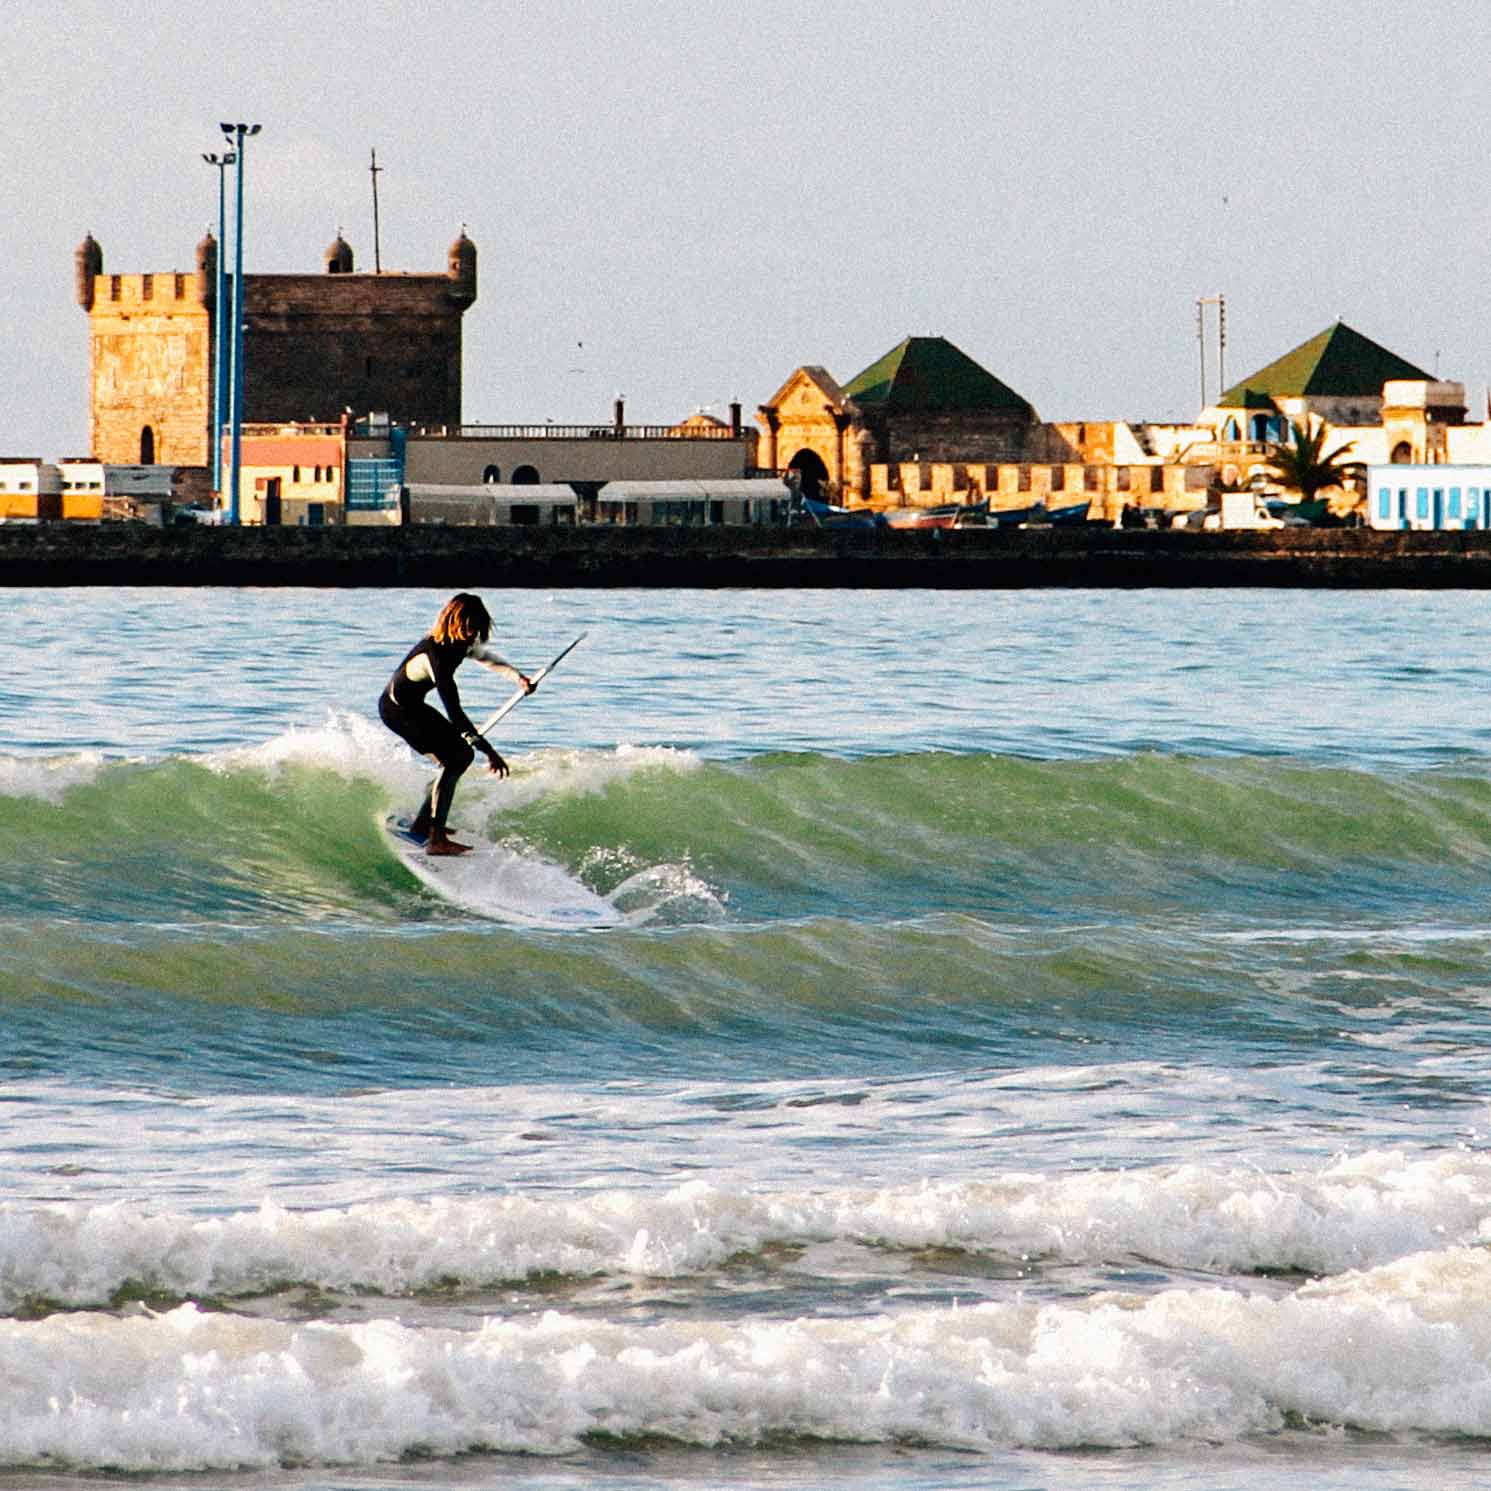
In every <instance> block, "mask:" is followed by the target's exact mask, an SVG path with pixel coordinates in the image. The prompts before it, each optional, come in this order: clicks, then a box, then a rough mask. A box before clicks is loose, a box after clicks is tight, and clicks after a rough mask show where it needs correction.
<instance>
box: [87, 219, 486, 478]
mask: <svg viewBox="0 0 1491 1491" xmlns="http://www.w3.org/2000/svg"><path fill="white" fill-rule="evenodd" d="M217 259H218V244H217V240H216V239H215V238H214V237H213V236H212V235H211V234H210V233H209V234H208V235H207V236H206V237H205V238H204V239H203V240H202V242H201V243H199V244H198V245H197V256H196V266H195V268H194V270H193V271H192V272H190V273H183V272H179V271H170V272H167V273H144V274H141V273H133V274H106V273H105V272H104V257H103V250H102V249H101V248H100V247H99V245H98V243H97V241H96V240H95V239H94V238H93V236H92V235H91V234H89V235H88V236H87V237H86V238H85V239H84V240H83V242H82V244H81V245H80V246H79V248H78V251H77V255H76V284H77V299H78V304H79V305H80V306H81V307H82V308H83V310H84V311H86V312H87V314H88V323H89V364H90V374H89V412H90V421H91V431H92V447H93V455H94V456H95V457H96V458H97V459H99V460H102V461H114V462H121V463H127V462H142V463H144V464H152V463H156V462H161V463H170V464H173V465H180V466H205V465H206V464H207V463H208V461H209V459H210V453H211V439H212V431H211V425H212V369H213V362H214V348H215V346H216V339H217V335H218V326H219V315H218V307H217V305H216V299H217ZM324 267H325V273H323V274H245V275H244V277H243V290H244V332H243V341H244V369H245V374H244V385H243V417H244V419H245V421H247V422H252V423H259V424H279V423H284V422H287V421H302V422H305V421H334V420H338V419H339V418H340V417H341V415H342V414H343V412H344V411H345V410H347V409H355V410H359V411H361V410H369V409H379V410H388V411H390V412H391V413H392V414H393V415H394V417H395V418H397V419H400V420H402V421H404V422H406V423H408V424H435V425H459V424H460V421H461V318H462V316H463V315H464V314H465V312H466V310H467V308H468V307H470V306H471V305H472V304H473V303H474V302H475V300H476V291H477V270H476V247H475V245H474V244H473V243H472V242H471V240H470V239H469V238H467V236H466V235H465V233H464V232H462V233H461V234H460V235H459V236H458V237H457V238H456V240H455V242H454V243H452V244H451V246H450V252H449V256H448V260H447V264H446V268H445V270H444V272H442V273H432V274H413V273H400V272H392V271H387V270H385V271H382V272H380V273H374V274H359V273H357V272H356V271H355V270H354V267H353V256H352V250H351V249H350V248H349V247H348V246H347V244H346V243H345V242H344V241H343V240H342V238H341V237H340V235H339V236H338V237H337V239H336V240H335V242H333V243H332V244H331V246H330V247H329V248H328V249H327V251H326V254H325V256H324ZM224 402H225V404H226V394H225V396H224ZM225 418H226V413H225Z"/></svg>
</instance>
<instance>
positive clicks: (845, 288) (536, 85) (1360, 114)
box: [0, 0, 1491, 456]
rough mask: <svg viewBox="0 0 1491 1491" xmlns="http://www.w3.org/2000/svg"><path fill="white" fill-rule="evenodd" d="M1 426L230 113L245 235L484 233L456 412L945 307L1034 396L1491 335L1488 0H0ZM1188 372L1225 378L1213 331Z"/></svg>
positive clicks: (494, 415)
mask: <svg viewBox="0 0 1491 1491" xmlns="http://www.w3.org/2000/svg"><path fill="white" fill-rule="evenodd" d="M4 19H5V27H6V34H5V52H6V57H7V66H6V68H5V75H6V81H5V86H4V87H3V88H0V131H3V132H0V141H3V148H0V192H3V200H4V202H5V203H6V204H7V206H6V210H5V211H4V212H3V213H0V308H3V315H0V337H3V343H0V453H3V454H12V455H14V454H32V455H45V456H58V455H67V454H74V453H81V452H83V451H84V450H85V449H86V447H87V443H88V414H87V375H88V369H87V354H88V343H87V328H86V318H85V317H84V315H83V313H82V311H81V310H79V309H78V307H77V306H76V304H75V302H74V300H73V252H74V250H75V248H76V247H77V244H78V242H79V241H80V240H81V239H82V237H83V235H84V234H85V233H87V232H92V233H93V234H94V236H95V237H96V238H97V239H98V240H99V242H100V243H101V244H102V245H103V250H104V265H105V269H106V271H114V272H137V271H142V270H156V271H163V270H169V269H183V270H185V269H190V268H191V267H192V264H193V254H194V249H195V245H196V242H197V240H198V239H199V238H200V237H201V235H202V233H203V232H204V231H205V230H206V229H207V228H208V227H213V228H214V230H215V227H216V220H217V178H216V173H215V172H214V171H213V169H212V168H210V167H209V166H207V165H206V164H204V163H203V162H202V161H201V159H200V153H201V152H202V151H204V150H216V149H219V148H221V144H222V140H221V136H220V134H219V131H218V127H217V126H218V121H219V120H221V119H230V120H237V119H242V120H246V121H251V122H257V123H260V124H262V125H263V133H262V134H261V135H260V136H259V137H258V138H257V139H256V140H255V141H253V143H252V154H251V155H250V157H249V160H248V170H247V175H246V178H245V179H246V189H247V231H246V233H245V267H246V269H247V270H248V271H249V272H251V273H252V272H276V271H279V272H288V271H317V270H319V269H320V267H321V263H322V253H323V251H324V249H325V247H326V245H327V244H328V243H329V242H330V241H331V239H332V238H333V237H334V236H335V234H336V233H337V231H338V229H341V230H342V231H343V233H344V234H345V236H346V237H347V239H348V240H349V241H350V242H351V244H352V246H353V248H354V250H355V251H356V254H357V265H358V268H360V269H362V268H368V269H370V268H371V267H372V263H373V233H372V201H371V192H370V187H369V176H368V169H367V167H368V152H369V150H370V148H376V150H377V152H378V162H379V165H380V166H382V167H383V168H384V171H383V174H382V175H381V176H380V178H379V199H380V209H381V220H382V244H383V264H384V267H385V268H390V269H412V270H438V269H441V268H443V266H444V263H445V254H446V249H447V247H448V245H449V244H450V241H451V240H452V238H454V237H455V235H456V233H457V232H458V231H459V230H460V228H461V226H462V225H463V224H465V225H466V227H467V231H468V232H469V233H470V235H471V237H472V239H473V240H474V241H475V243H476V245H477V247H478V250H479V253H480V276H481V285H480V297H479V299H478V301H477V303H476V305H475V306H474V307H473V309H472V310H471V311H469V312H468V313H467V316H466V322H465V326H466V342H465V416H466V418H467V420H468V421H488V422H497V421H501V422H510V421H529V420H543V419H546V418H551V419H555V420H558V421H569V420H587V419H593V418H597V417H604V416H606V415H608V414H609V411H610V404H611V400H612V399H613V398H614V397H615V395H616V394H617V393H618V392H624V393H625V395H626V398H627V414H628V418H629V419H631V420H635V421H665V420H673V419H677V418H681V417H682V416H683V415H685V414H687V413H689V412H690V411H691V410H693V409H695V408H699V407H705V408H714V409H716V410H717V411H719V412H723V411H724V408H725V406H726V405H727V404H728V403H729V401H730V400H731V399H732V398H739V399H740V400H741V401H742V402H743V403H744V404H745V406H746V409H747V412H748V413H750V412H751V411H753V410H754V408H755V406H756V405H757V404H758V403H761V402H763V401H764V400H766V399H767V398H769V397H770V396H771V395H772V394H773V393H774V392H775V391H776V389H777V388H778V387H779V386H780V384H781V383H782V382H783V381H784V380H785V378H786V377H787V375H788V374H789V373H790V372H791V371H792V369H793V368H795V367H796V366H798V365H799V364H801V363H819V364H822V365H823V366H825V367H826V368H827V369H828V370H829V371H830V372H831V373H832V374H833V375H834V376H835V377H836V378H838V379H839V380H840V381H846V380H847V379H849V378H850V377H852V376H853V375H854V374H855V373H857V372H859V371H860V369H862V368H863V367H865V366H866V365H868V364H869V363H870V362H872V361H873V360H874V359H875V358H877V357H878V356H880V354H881V353H883V352H885V351H887V350H888V349H889V348H890V347H892V346H893V345H894V344H895V343H896V342H897V341H899V340H900V339H901V338H902V337H903V336H906V335H908V334H916V335H927V334H938V335H942V336H946V337H948V338H949V339H951V340H952V341H954V342H956V343H957V344H958V345H959V346H960V347H961V348H962V349H963V350H964V351H965V352H967V353H968V354H969V355H970V356H972V357H974V358H975V359H977V360H978V361H979V362H980V363H982V364H983V365H984V366H985V367H987V368H988V369H990V371H992V372H994V373H996V374H998V375H999V376H1000V377H1001V378H1003V379H1004V380H1005V381H1006V382H1007V383H1009V384H1010V385H1011V386H1013V387H1014V388H1015V389H1017V390H1018V391H1019V392H1020V393H1022V394H1023V395H1024V396H1025V397H1026V398H1028V399H1030V400H1031V402H1032V403H1034V404H1035V406H1036V408H1037V409H1038V410H1039V412H1040V413H1041V415H1042V416H1043V417H1045V418H1047V419H1083V418H1087V419H1105V418H1149V419H1183V418H1190V417H1192V416H1193V415H1194V414H1195V412H1196V409H1197V407H1198V404H1199V396H1200V371H1199V365H1198V348H1197V342H1196V331H1195V316H1196V300H1197V297H1198V296H1203V295H1215V294H1218V293H1220V294H1224V295H1225V296H1226V299H1227V314H1228V335H1229V341H1228V349H1227V372H1228V375H1229V380H1230V379H1231V378H1233V377H1235V376H1240V375H1242V374H1244V373H1247V372H1250V371H1252V370H1253V369H1255V368H1257V367H1259V366H1261V365H1262V364H1264V363H1266V362H1268V361H1271V360H1272V359H1273V358H1274V357H1276V356H1278V355H1280V354H1282V353H1283V352H1285V351H1287V350H1288V349H1289V348H1290V347H1292V346H1294V345H1295V344H1296V343H1298V342H1300V341H1302V340H1304V339H1305V338H1306V337H1308V336H1311V335H1313V334H1314V333H1315V332H1317V331H1319V330H1321V329H1323V328H1324V327H1325V326H1327V325H1328V324H1329V323H1330V322H1332V321H1333V320H1335V319H1336V318H1338V317H1339V318H1341V319H1344V320H1346V321H1348V322H1349V323H1351V324H1352V325H1353V326H1355V327H1356V328H1357V329H1358V330H1359V331H1362V332H1364V333H1366V335H1368V336H1370V337H1373V338H1375V339H1376V340H1378V341H1380V342H1382V343H1384V344H1385V345H1387V346H1388V347H1390V348H1392V349H1393V350H1394V351H1395V352H1398V353H1400V354H1401V355H1403V356H1405V357H1407V358H1408V359H1410V360H1411V361H1414V362H1417V363H1418V364H1419V365H1421V366H1423V367H1425V368H1427V369H1428V370H1430V371H1431V372H1432V371H1436V370H1437V371H1438V372H1439V373H1440V375H1441V376H1443V377H1447V378H1458V379H1461V380H1462V381H1464V382H1465V383H1466V384H1467V391H1468V392H1469V394H1470V396H1471V400H1472V404H1473V405H1475V404H1477V403H1478V401H1479V399H1480V397H1481V388H1482V385H1483V383H1484V382H1485V380H1486V378H1487V376H1488V374H1491V344H1488V339H1487V330H1488V312H1491V304H1488V301H1491V275H1488V272H1487V271H1488V262H1487V261H1488V254H1487V244H1488V242H1491V231H1488V229H1491V193H1488V191H1487V176H1488V169H1487V158H1486V145H1485V142H1486V139H1487V136H1488V133H1491V130H1488V123H1491V68H1488V66H1487V63H1488V60H1491V5H1488V4H1487V3H1486V0H1436V3H1435V4H1434V5H1432V6H1427V5H1425V6H1405V7H1399V8H1397V9H1395V10H1393V11H1391V12H1385V11H1384V10H1383V8H1382V7H1381V6H1379V5H1375V4H1372V3H1370V0H1293V3H1288V4H1281V3H1274V0H1238V3H1235V0H1213V3H1211V4H1199V3H1195V0H1041V3H1038V4H1032V3H1029V0H1018V3H1016V0H983V3H979V4H975V3H963V4H937V3H920V4H914V3H903V0H876V3H867V0H855V3H852V4H849V3H840V0H818V3H814V4H807V3H803V0H757V3H753V4H734V5H728V6H726V5H717V4H711V3H708V0H704V3H693V4H680V3H676V0H646V3H632V0H615V3H609V4H605V3H600V0H521V3H508V0H501V3H483V0H467V3H462V4H451V3H447V0H421V3H419V4H415V3H413V0H403V3H393V0H363V3H361V4H358V5H344V4H340V3H337V0H325V3H320V4H305V3H302V4H291V3H289V0H256V3H255V4H254V5H252V6H244V7H241V8H236V7H235V8H229V7H227V6H214V5H210V4H202V3H193V4H185V3H181V0H155V3H152V4H151V5H148V6H143V7H138V8H135V9H132V10H131V9H124V8H121V7H120V6H119V5H118V4H117V0H107V3H106V0H69V3H68V4H67V5H65V6H59V5H57V4H56V3H55V0H7V3H6V5H5V11H4ZM1208 379H1209V382H1208V387H1209V390H1210V392H1212V393H1213V394H1215V392H1216V385H1215V370H1214V365H1213V367H1212V369H1211V371H1209V373H1208Z"/></svg>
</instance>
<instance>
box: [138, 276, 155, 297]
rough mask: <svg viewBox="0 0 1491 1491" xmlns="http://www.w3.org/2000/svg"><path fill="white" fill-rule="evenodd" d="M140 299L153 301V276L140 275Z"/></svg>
mask: <svg viewBox="0 0 1491 1491" xmlns="http://www.w3.org/2000/svg"><path fill="white" fill-rule="evenodd" d="M140 299H141V300H154V299H155V276H154V275H153V274H142V275H141V276H140Z"/></svg>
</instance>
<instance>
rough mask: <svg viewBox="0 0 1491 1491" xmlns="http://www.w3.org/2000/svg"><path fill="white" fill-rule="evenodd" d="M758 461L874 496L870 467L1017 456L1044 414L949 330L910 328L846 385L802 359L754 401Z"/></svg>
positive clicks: (841, 492) (839, 489) (824, 485)
mask: <svg viewBox="0 0 1491 1491" xmlns="http://www.w3.org/2000/svg"><path fill="white" fill-rule="evenodd" d="M757 422H758V423H759V424H760V425H761V427H762V431H763V440H762V452H761V464H762V466H764V467H767V468H772V469H780V470H788V471H795V472H797V473H798V477H799V479H800V480H801V482H802V486H803V489H804V490H805V491H807V492H809V493H810V494H814V493H817V492H819V491H827V492H829V493H830V494H832V495H834V496H835V497H837V498H838V499H840V500H843V501H846V502H852V501H855V500H858V501H860V502H867V501H869V498H870V468H871V467H872V466H875V465H883V466H898V465H900V464H902V463H906V462H919V461H922V460H935V461H942V462H966V461H973V462H1000V461H1018V460H1020V459H1022V458H1023V457H1024V455H1025V452H1026V449H1027V446H1028V444H1029V442H1030V437H1031V433H1032V431H1033V430H1034V429H1035V428H1037V427H1038V425H1039V418H1038V416H1037V415H1036V412H1035V410H1034V409H1033V408H1032V407H1031V405H1030V403H1029V402H1028V401H1027V400H1026V399H1024V398H1022V397H1021V396H1020V395H1019V394H1017V393H1016V392H1015V391H1014V390H1013V389H1012V388H1010V387H1009V386H1008V385H1007V384H1005V383H1003V382H1001V381H1000V380H999V379H998V378H996V377H995V376H994V374H992V373H990V372H988V371H987V370H986V369H984V368H982V367H980V366H979V364H978V363H976V362H975V361H974V360H973V359H972V358H971V357H969V356H968V355H967V354H966V353H964V352H962V351H960V350H959V349H958V348H957V347H955V346H954V345H953V344H952V343H951V342H949V341H947V340H946V339H945V338H943V337H906V338H905V339H904V340H902V341H901V342H900V343H898V344H897V345H896V346H895V347H893V348H891V350H890V351H889V352H887V353H886V354H885V355H884V356H883V357H880V358H878V359H877V360H876V361H875V362H873V363H871V364H870V366H869V367H867V368H866V369H865V370H864V371H863V372H862V373H860V374H858V375H857V376H856V377H854V378H852V379H850V381H849V382H848V383H846V384H844V385H843V386H842V387H840V385H839V384H838V383H836V382H835V381H834V379H833V377H832V376H831V375H830V374H829V373H828V372H826V371H825V370H824V369H823V368H821V367H816V366H805V367H800V368H798V369H797V370H796V372H794V373H793V374H792V376H791V377H790V378H788V380H787V381H786V382H785V383H784V384H783V385H782V386H781V388H780V389H778V390H777V392H776V394H775V395H774V396H773V398H772V399H771V400H770V401H769V402H768V403H765V404H762V405H761V406H760V407H759V409H758V411H757Z"/></svg>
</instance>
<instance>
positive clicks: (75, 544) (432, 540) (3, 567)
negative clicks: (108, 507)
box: [0, 523, 1491, 589]
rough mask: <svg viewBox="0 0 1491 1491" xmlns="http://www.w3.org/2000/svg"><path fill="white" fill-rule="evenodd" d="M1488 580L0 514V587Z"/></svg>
mask: <svg viewBox="0 0 1491 1491" xmlns="http://www.w3.org/2000/svg"><path fill="white" fill-rule="evenodd" d="M28 585H315V586H381V585H431V586H441V587H450V588H462V587H471V588H475V587H488V588H491V587H503V586H512V587H539V588H557V587H569V586H658V587H671V588H718V587H723V586H775V587H789V586H815V587H817V586H821V587H840V588H847V587H855V588H871V589H873V588H889V587H926V588H931V589H1008V588H1029V587H1038V586H1127V587H1133V586H1177V587H1179V586H1337V587H1395V588H1438V589H1444V588H1464V589H1481V588H1486V587H1491V532H1475V533H1448V532H1445V533H1407V532H1402V533H1383V532H1376V531H1373V530H1371V529H1356V528H1352V529H1346V528H1342V529H1303V528H1302V529H1286V530H1284V531H1282V532H1277V531H1276V532H1267V533H1251V532H1248V533H1206V532H1188V531H1178V530H1169V531H1166V530H1144V529H1132V530H1129V529H1110V528H1082V527H1074V528H1046V529H1040V528H1031V529H987V530H979V529H964V530H957V531H946V532H937V531H932V532H909V531H905V530H901V531H894V530H883V529H882V530H867V529H861V530H845V531H830V530H824V529H778V528H578V529H570V528H480V529H477V528H431V527H418V528H391V529H380V528H237V529H227V528H205V527H195V526H194V527H183V528H164V529H161V528H150V527H145V526H142V525H135V524H102V525H96V526H94V525H79V524H68V523H42V524H36V525H14V524H6V525H0V586H28Z"/></svg>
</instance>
